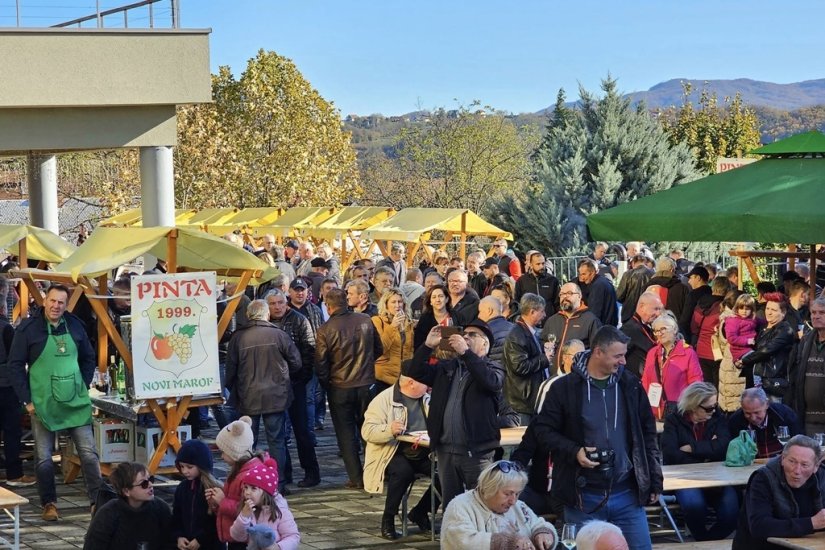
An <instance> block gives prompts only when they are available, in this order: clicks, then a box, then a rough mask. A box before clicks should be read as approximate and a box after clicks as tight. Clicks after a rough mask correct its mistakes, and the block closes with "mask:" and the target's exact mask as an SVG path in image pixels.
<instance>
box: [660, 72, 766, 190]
mask: <svg viewBox="0 0 825 550" xmlns="http://www.w3.org/2000/svg"><path fill="white" fill-rule="evenodd" d="M682 90H683V101H682V106H681V107H678V108H677V107H671V108H670V109H666V110H665V111H663V112H662V113H660V120H661V121H662V124H663V126H664V127H665V130H666V131H667V133H668V136H669V139H670V142H671V143H672V144H676V143H681V142H684V143H687V144H688V145H689V146H690V148H691V149H692V150H693V154H694V156H695V157H696V166H697V167H698V168H699V170H701V171H702V172H704V173H705V174H712V173H714V172H716V161H717V159H719V158H720V157H733V158H742V157H744V156H746V155H747V153H748V151H750V150H751V149H755V148H757V147H759V141H760V135H759V119H758V117H757V116H756V112H755V111H754V109H753V108H752V107H749V106H747V105H745V104H744V102H743V101H742V96H741V94H739V93H737V94H736V95H735V96H734V97H733V98H729V97H725V98H724V99H723V101H722V105H720V104H719V99H718V98H717V96H716V93H710V92H709V91H708V89H707V87H703V88H702V90H701V91H700V92H699V100H698V102H696V105H695V106H694V103H693V101H692V100H691V96H692V95H693V91H694V90H693V86H692V85H691V84H690V82H683V83H682Z"/></svg>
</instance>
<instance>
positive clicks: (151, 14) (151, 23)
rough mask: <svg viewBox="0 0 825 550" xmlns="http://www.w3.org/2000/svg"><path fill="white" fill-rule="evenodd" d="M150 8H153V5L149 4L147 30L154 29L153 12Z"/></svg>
mask: <svg viewBox="0 0 825 550" xmlns="http://www.w3.org/2000/svg"><path fill="white" fill-rule="evenodd" d="M152 6H154V4H149V28H150V29H154V28H155V11H154V9H153V8H152Z"/></svg>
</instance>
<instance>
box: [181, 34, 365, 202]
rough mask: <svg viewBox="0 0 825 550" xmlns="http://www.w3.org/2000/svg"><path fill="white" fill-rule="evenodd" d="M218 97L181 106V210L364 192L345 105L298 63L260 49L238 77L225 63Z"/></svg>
mask: <svg viewBox="0 0 825 550" xmlns="http://www.w3.org/2000/svg"><path fill="white" fill-rule="evenodd" d="M212 94H213V100H214V103H212V104H204V105H192V106H187V107H182V108H180V109H179V110H178V147H177V148H176V150H175V179H176V202H177V204H178V206H179V207H182V208H206V207H222V206H236V207H239V208H249V207H256V206H286V207H290V206H307V205H331V206H334V205H337V204H340V203H342V202H347V201H349V200H351V198H352V197H353V196H356V195H358V194H359V186H358V173H357V170H356V165H355V153H354V151H353V149H352V146H351V144H350V136H349V134H348V133H345V132H343V131H342V129H341V120H340V116H339V112H338V110H337V109H335V108H334V106H333V105H332V104H331V103H329V102H327V101H326V100H324V98H323V97H321V95H320V94H319V93H318V92H317V90H315V89H313V88H312V86H311V85H310V84H309V82H307V81H306V80H305V79H304V77H303V76H302V75H301V73H300V72H299V71H298V69H297V68H296V67H295V64H294V63H293V62H292V61H290V60H289V59H287V58H285V57H281V56H279V55H278V54H276V53H274V52H266V51H264V50H261V51H259V52H258V55H257V56H256V57H255V58H253V59H250V60H249V62H248V64H247V67H246V70H245V71H244V72H243V74H242V75H241V76H240V78H239V79H236V78H235V77H234V76H233V75H232V73H231V71H230V70H229V68H228V67H221V68H220V69H219V71H218V74H217V75H213V77H212Z"/></svg>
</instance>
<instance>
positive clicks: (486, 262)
mask: <svg viewBox="0 0 825 550" xmlns="http://www.w3.org/2000/svg"><path fill="white" fill-rule="evenodd" d="M494 265H498V260H497V259H495V258H492V257H491V258H487V259H486V260H484V264H483V265H482V266H481V267H482V269H486V268H488V267H492V266H494Z"/></svg>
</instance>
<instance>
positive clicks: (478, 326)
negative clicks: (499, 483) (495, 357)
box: [402, 320, 650, 509]
mask: <svg viewBox="0 0 825 550" xmlns="http://www.w3.org/2000/svg"><path fill="white" fill-rule="evenodd" d="M492 341H493V334H492V332H490V329H489V327H488V326H487V324H486V323H484V322H483V321H479V320H475V321H472V322H471V323H469V324H468V325H466V326H465V327H464V335H463V336H461V335H459V334H453V335H451V336H450V339H449V344H450V347H451V348H452V350H453V351H451V352H445V351H444V350H441V351H439V352H438V354H439V355H440V356H442V357H444V359H441V360H438V359H435V358H434V357H433V350H434V349H435V348H436V347H438V346H439V343H440V342H441V327H440V326H436V327H433V329H432V330H430V332H429V334H427V339H426V341H425V342H424V345H422V346H420V347H419V348H418V349H417V350H415V353H414V354H413V359H412V361H411V362H410V363H409V364H406V363H405V366H406V370H407V372H404V373H402V374H404V375H406V376H409V377H410V378H414V379H415V380H418V381H419V382H421V383H423V384H427V385H428V386H430V387H431V388H432V397H431V399H430V414H429V416H427V432H428V433H429V435H430V445H431V447H432V448H433V449H434V450H435V453H436V456H437V458H438V471H439V477H440V480H441V496H442V499H443V503H444V508H445V509H446V508H447V505H448V504H449V503H450V501H451V500H452V499H453V498H455V497H456V496H458V495H460V494H461V493H463V492H464V490H465V488H466V489H472V488H474V487H475V486H476V483H477V482H478V476H479V474H481V471H482V470H483V469H484V468H486V467H487V466H488V465H490V463H491V462H492V459H493V453H494V451H495V449H496V448H497V447H498V446H499V442H500V440H501V433H500V431H499V418H498V414H499V407H498V399H499V396H500V394H501V388H502V387H503V385H504V368H503V367H502V366H501V365H499V364H497V363H493V362H492V361H490V360H489V359H487V353H488V352H489V349H490V344H491V343H492ZM648 409H650V407H648Z"/></svg>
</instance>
